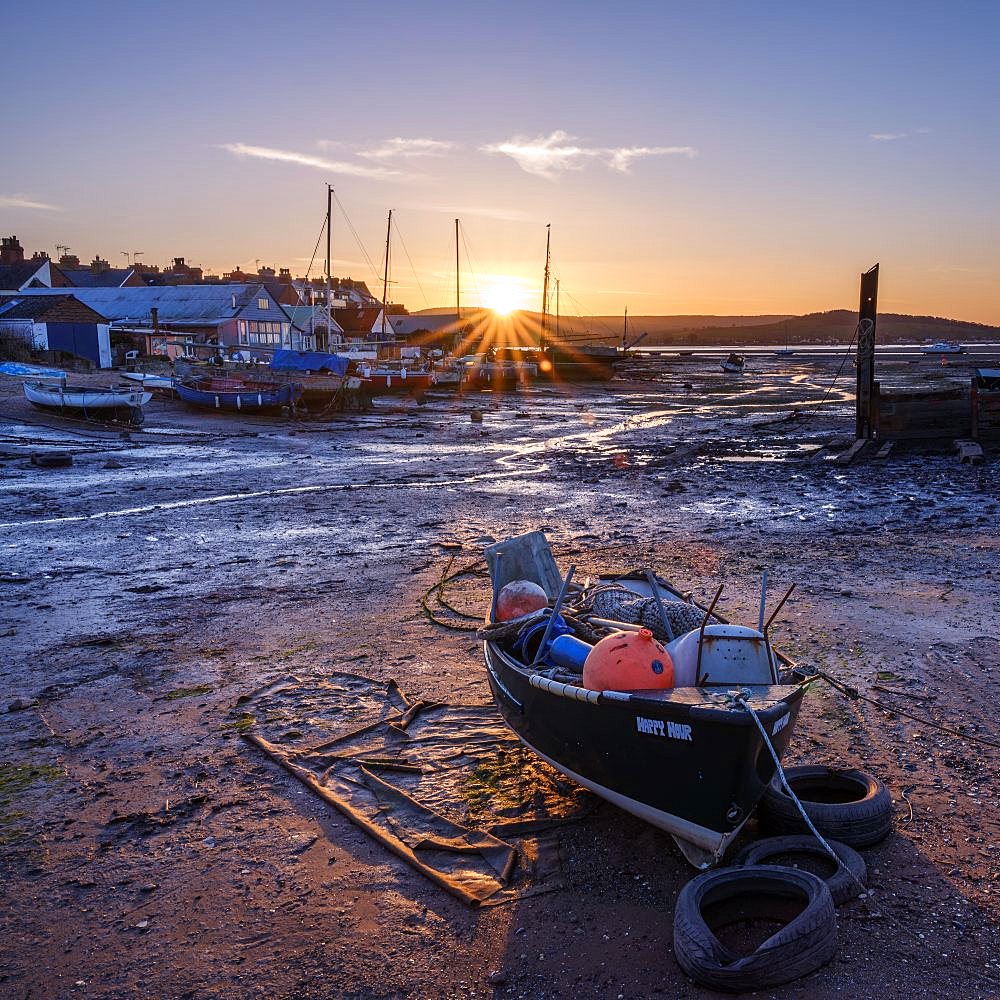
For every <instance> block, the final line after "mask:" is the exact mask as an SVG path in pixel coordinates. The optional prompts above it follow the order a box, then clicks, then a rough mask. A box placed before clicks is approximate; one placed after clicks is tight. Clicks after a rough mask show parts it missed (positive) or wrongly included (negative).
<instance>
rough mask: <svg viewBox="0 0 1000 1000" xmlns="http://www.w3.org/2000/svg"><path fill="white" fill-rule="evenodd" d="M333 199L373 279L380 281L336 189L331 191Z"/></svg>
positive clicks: (331, 267) (331, 265) (331, 264)
mask: <svg viewBox="0 0 1000 1000" xmlns="http://www.w3.org/2000/svg"><path fill="white" fill-rule="evenodd" d="M333 200H334V201H335V202H336V203H337V207H338V208H339V209H340V214H341V215H343V217H344V221H345V222H346V223H347V227H348V228H349V229H350V230H351V235H352V236H353V237H354V240H355V242H356V243H357V244H358V246H359V247H360V248H361V254H362V256H363V257H364V258H365V261H366V262H367V264H368V267H369V268H370V269H371V272H372V277H373V278H374V279H375V282H376V283H378V282H379V281H381V277H380V275H379V273H378V270H377V268H376V267H375V265H374V264H373V263H372V259H371V256H370V255H369V253H368V251H367V250H366V249H365V245H364V243H362V242H361V237H360V236H359V235H358V231H357V230H356V229H355V228H354V223H353V222H351V217H350V216H349V215H348V214H347V209H346V208H344V206H343V204H342V202H341V200H340V198H338V197H337V192H336V191H334V192H333ZM330 269H331V270H332V269H333V262H332V261H331V263H330Z"/></svg>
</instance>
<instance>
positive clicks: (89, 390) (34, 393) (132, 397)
mask: <svg viewBox="0 0 1000 1000" xmlns="http://www.w3.org/2000/svg"><path fill="white" fill-rule="evenodd" d="M23 388H24V395H25V398H26V399H27V400H28V402H29V403H31V405H32V406H37V407H38V408H39V409H42V410H49V411H50V412H54V413H63V414H66V415H67V416H82V417H85V418H87V419H88V420H124V421H127V422H128V423H130V424H133V425H135V426H138V425H139V424H141V423H142V421H143V416H144V415H143V412H142V408H143V406H145V405H146V403H148V402H149V401H150V399H151V398H152V395H151V393H148V392H145V391H143V390H142V389H133V388H131V387H124V388H108V389H105V388H99V387H94V386H86V385H67V384H66V383H65V382H63V381H59V382H54V383H45V382H25V383H24V385H23Z"/></svg>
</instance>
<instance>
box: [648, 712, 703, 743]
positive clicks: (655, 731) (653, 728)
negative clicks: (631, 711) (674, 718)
mask: <svg viewBox="0 0 1000 1000" xmlns="http://www.w3.org/2000/svg"><path fill="white" fill-rule="evenodd" d="M635 725H636V728H637V729H638V730H639V732H640V733H648V734H649V735H650V736H669V737H670V738H671V739H673V740H688V741H689V742H692V741H693V737H692V736H691V727H690V726H687V725H685V724H684V723H682V722H666V723H664V722H663V720H662V719H644V718H643V717H642V716H641V715H637V716H636V717H635Z"/></svg>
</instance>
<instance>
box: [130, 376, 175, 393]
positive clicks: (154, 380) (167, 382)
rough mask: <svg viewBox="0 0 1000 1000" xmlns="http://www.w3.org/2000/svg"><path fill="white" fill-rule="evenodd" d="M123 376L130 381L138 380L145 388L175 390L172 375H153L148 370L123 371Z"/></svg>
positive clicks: (165, 390)
mask: <svg viewBox="0 0 1000 1000" xmlns="http://www.w3.org/2000/svg"><path fill="white" fill-rule="evenodd" d="M121 376H122V378H127V379H128V380H129V381H130V382H138V383H140V385H142V387H143V389H161V390H163V391H164V392H173V389H174V380H173V377H172V376H170V375H153V374H150V373H148V372H121Z"/></svg>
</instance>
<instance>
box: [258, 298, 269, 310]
mask: <svg viewBox="0 0 1000 1000" xmlns="http://www.w3.org/2000/svg"><path fill="white" fill-rule="evenodd" d="M257 308H258V309H270V308H271V300H270V299H266V298H260V299H258V300H257Z"/></svg>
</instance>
